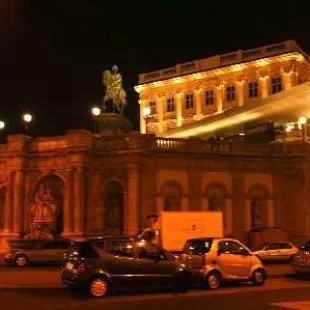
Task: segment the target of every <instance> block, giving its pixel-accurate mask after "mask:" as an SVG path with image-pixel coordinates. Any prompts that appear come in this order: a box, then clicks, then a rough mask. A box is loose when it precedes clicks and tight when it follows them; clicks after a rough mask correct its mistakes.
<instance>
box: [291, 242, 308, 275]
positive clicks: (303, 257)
mask: <svg viewBox="0 0 310 310" xmlns="http://www.w3.org/2000/svg"><path fill="white" fill-rule="evenodd" d="M292 266H293V268H294V270H295V272H296V274H300V275H303V274H310V240H309V241H307V242H306V243H305V244H304V245H302V246H301V247H300V249H299V251H298V253H297V254H295V255H294V256H293V260H292Z"/></svg>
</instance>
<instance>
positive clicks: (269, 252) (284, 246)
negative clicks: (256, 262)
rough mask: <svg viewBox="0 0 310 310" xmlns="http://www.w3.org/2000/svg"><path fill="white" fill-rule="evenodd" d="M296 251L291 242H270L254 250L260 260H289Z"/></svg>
mask: <svg viewBox="0 0 310 310" xmlns="http://www.w3.org/2000/svg"><path fill="white" fill-rule="evenodd" d="M297 252H298V248H297V247H296V246H295V245H294V244H292V243H291V242H287V241H283V242H271V243H267V244H264V245H263V246H262V247H261V248H260V249H258V250H257V251H255V252H254V254H255V255H257V256H258V257H259V258H260V259H261V260H262V261H289V260H291V259H292V258H293V255H294V254H296V253H297Z"/></svg>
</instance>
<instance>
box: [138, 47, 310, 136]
mask: <svg viewBox="0 0 310 310" xmlns="http://www.w3.org/2000/svg"><path fill="white" fill-rule="evenodd" d="M308 81H310V60H309V56H308V55H307V54H306V53H305V52H303V51H302V50H301V48H300V47H299V46H298V45H297V44H296V42H295V41H285V42H282V43H279V44H273V45H268V46H264V47H260V48H255V49H251V50H245V51H242V50H239V51H236V52H232V53H228V54H223V55H218V56H214V57H210V58H206V59H201V60H196V61H191V62H188V63H183V64H177V65H176V66H174V67H171V68H166V69H163V70H159V71H155V72H149V73H145V74H140V76H139V85H138V86H136V87H135V89H136V91H137V92H138V93H139V94H140V101H139V103H140V131H141V133H146V132H147V133H154V134H156V135H157V136H162V137H178V138H180V137H182V138H187V137H189V136H200V137H203V136H204V135H207V136H208V134H209V136H210V135H212V134H214V133H215V132H216V130H219V129H223V128H226V127H227V128H230V127H231V126H232V125H235V124H242V123H245V122H246V121H249V120H251V121H252V120H255V119H256V118H258V113H254V112H253V113H248V115H247V117H244V118H240V117H239V119H237V120H235V121H234V123H233V122H230V121H229V120H228V117H229V116H230V115H228V114H231V113H235V114H238V113H241V111H242V110H244V109H245V108H247V107H253V105H254V106H255V107H257V106H260V105H264V103H265V102H269V101H267V100H269V99H270V98H271V99H273V98H275V99H276V98H277V96H276V95H278V94H279V93H280V92H284V93H285V92H286V91H289V90H290V89H291V88H293V87H295V86H297V85H301V84H303V83H306V82H308ZM146 107H148V108H150V115H147V116H146V115H145V108H146ZM292 109H294V107H292ZM232 110H234V112H232ZM286 112H287V111H286ZM249 114H251V115H250V116H249ZM219 120H225V121H223V122H222V124H219ZM282 121H283V120H282ZM198 124H199V125H200V126H199V129H198ZM202 125H209V128H208V129H207V128H206V127H207V126H204V127H203V126H202ZM189 128H191V129H192V130H191V131H189V130H188V129H189ZM204 129H205V130H204ZM239 130H240V129H239Z"/></svg>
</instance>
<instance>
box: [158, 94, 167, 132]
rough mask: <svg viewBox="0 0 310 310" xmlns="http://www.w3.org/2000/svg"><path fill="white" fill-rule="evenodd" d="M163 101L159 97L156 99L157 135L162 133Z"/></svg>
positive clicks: (163, 99) (161, 97)
mask: <svg viewBox="0 0 310 310" xmlns="http://www.w3.org/2000/svg"><path fill="white" fill-rule="evenodd" d="M164 101H165V97H163V96H159V97H157V99H156V111H157V118H158V133H163V132H164V112H165V111H164Z"/></svg>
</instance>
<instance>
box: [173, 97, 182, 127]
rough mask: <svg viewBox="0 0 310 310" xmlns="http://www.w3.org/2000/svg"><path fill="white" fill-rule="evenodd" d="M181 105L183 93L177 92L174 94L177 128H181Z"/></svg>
mask: <svg viewBox="0 0 310 310" xmlns="http://www.w3.org/2000/svg"><path fill="white" fill-rule="evenodd" d="M183 103H184V93H183V92H179V93H177V94H175V104H176V118H177V119H176V120H177V127H181V126H182V121H183V116H182V114H183Z"/></svg>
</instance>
